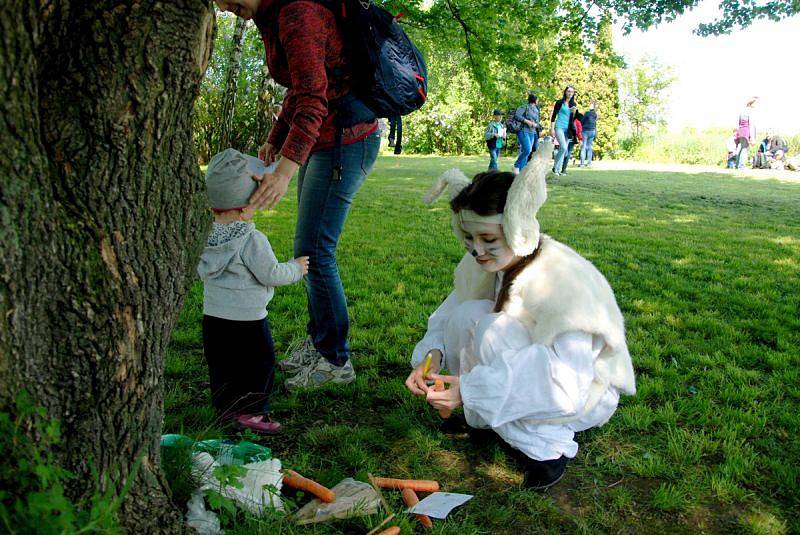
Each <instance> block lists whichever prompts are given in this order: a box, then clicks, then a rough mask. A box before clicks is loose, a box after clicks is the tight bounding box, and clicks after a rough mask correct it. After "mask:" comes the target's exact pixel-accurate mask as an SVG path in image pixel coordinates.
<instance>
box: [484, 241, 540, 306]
mask: <svg viewBox="0 0 800 535" xmlns="http://www.w3.org/2000/svg"><path fill="white" fill-rule="evenodd" d="M541 249H542V239H541V238H539V243H537V244H536V249H534V251H533V252H532V253H531V254H529V255H528V256H523V257H522V258H521V259H520V261H519V262H517V263H516V264H514V266H513V267H511V268H510V269H507V270H506V272H505V274H504V275H503V285H502V286H500V293H498V294H497V301H495V303H494V310H493V312H502V311H503V307H504V306H506V303H507V302H508V292H510V291H511V284H512V283H513V282H514V279H516V278H517V275H519V274H520V273H522V271H523V270H524V269H525V268H526V267H528V264H530V263H531V262H533V261H534V260H536V257H537V256H539V251H541Z"/></svg>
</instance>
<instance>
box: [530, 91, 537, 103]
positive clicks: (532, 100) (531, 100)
mask: <svg viewBox="0 0 800 535" xmlns="http://www.w3.org/2000/svg"><path fill="white" fill-rule="evenodd" d="M536 100H537V97H536V95H534V94H533V93H528V104H536Z"/></svg>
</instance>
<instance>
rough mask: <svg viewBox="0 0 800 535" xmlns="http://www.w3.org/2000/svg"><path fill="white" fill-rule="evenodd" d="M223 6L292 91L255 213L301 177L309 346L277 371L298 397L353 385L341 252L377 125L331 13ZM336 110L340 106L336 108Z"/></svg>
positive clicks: (246, 1)
mask: <svg viewBox="0 0 800 535" xmlns="http://www.w3.org/2000/svg"><path fill="white" fill-rule="evenodd" d="M216 3H217V6H219V8H220V9H221V10H223V11H231V12H233V13H235V14H236V15H237V16H239V17H241V18H243V19H252V20H253V21H254V22H255V24H256V27H257V28H258V31H259V32H260V34H261V39H262V41H263V43H264V49H265V51H266V63H267V67H268V68H269V73H270V75H271V76H272V78H273V79H274V80H275V81H276V82H277V83H279V84H280V85H282V86H284V87H287V88H288V89H287V91H286V96H285V97H284V100H283V110H282V111H281V113H280V115H279V116H278V120H277V121H276V122H275V124H274V125H273V126H272V130H271V131H270V134H269V136H268V140H267V142H266V143H265V144H264V146H263V147H261V149H259V151H258V155H259V157H260V158H261V159H262V160H264V161H265V162H266V163H268V164H269V163H272V162H275V161H277V165H276V167H275V170H274V171H273V172H271V173H270V172H268V173H265V174H264V175H263V176H261V177H258V179H260V180H261V184H260V185H259V187H258V189H257V190H256V192H255V193H254V194H253V196H252V197H251V198H250V205H251V206H252V207H253V208H255V209H257V210H261V209H264V208H273V207H274V206H275V205H276V204H277V203H278V202H279V201H280V200H281V199H282V198H283V196H284V195H285V194H286V190H287V189H288V187H289V182H290V181H291V179H292V176H293V175H294V173H295V171H297V170H298V169H299V175H298V180H297V201H298V209H297V226H296V228H295V237H294V251H295V256H296V257H302V256H308V257H310V259H311V260H310V266H311V267H310V268H309V271H308V276H307V277H306V297H307V300H308V312H309V321H308V326H307V333H308V338H307V339H306V340H305V341H304V342H303V343H302V344H300V346H299V347H298V348H297V349H296V350H295V351H294V352H293V353H292V354H291V356H290V357H289V359H287V360H284V361H282V362H281V363H279V366H280V367H281V368H282V369H283V370H284V371H296V372H297V374H296V375H295V376H294V377H291V378H290V379H287V380H286V383H285V386H286V388H287V389H289V390H293V389H295V388H311V387H317V386H319V385H321V384H323V383H349V382H351V381H353V380H354V379H355V370H354V369H353V365H352V362H351V359H350V345H349V343H348V334H349V329H350V320H349V317H348V311H347V302H346V300H345V295H344V289H343V287H342V282H341V279H340V277H339V268H338V264H337V258H336V246H337V244H338V242H339V236H340V235H341V233H342V229H343V228H344V223H345V220H346V219H347V215H348V213H349V211H350V206H351V204H352V202H353V199H354V197H355V195H356V193H357V192H358V190H359V188H360V187H361V184H362V183H363V182H364V180H365V179H366V177H367V175H368V174H369V172H370V171H371V170H372V166H373V164H374V163H375V159H376V158H377V155H378V149H379V148H380V134H379V133H378V121H377V119H376V117H375V115H374V114H372V113H371V112H370V111H369V109H368V108H367V107H366V106H364V105H363V103H360V101H358V100H357V99H355V98H352V95H351V85H352V78H353V76H352V74H353V73H352V67H351V66H350V65H349V61H348V56H347V54H345V50H344V48H345V42H344V38H343V35H342V32H341V29H340V28H339V25H338V24H337V20H336V16H335V15H334V13H333V12H332V11H331V10H330V9H329V8H328V7H326V6H324V5H321V4H319V3H317V2H291V3H284V2H283V1H281V0H216ZM343 97H347V98H346V99H344V100H342V99H343ZM334 102H335V103H337V105H335V106H332V105H331V103H334ZM345 103H346V104H347V106H345ZM341 126H344V128H343V129H342V130H340V127H341ZM337 131H339V132H340V133H341V142H337ZM337 162H338V163H339V164H340V166H339V165H337Z"/></svg>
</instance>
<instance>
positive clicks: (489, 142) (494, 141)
mask: <svg viewBox="0 0 800 535" xmlns="http://www.w3.org/2000/svg"><path fill="white" fill-rule="evenodd" d="M506 135H507V134H506V126H505V125H504V124H503V112H502V111H501V110H494V113H493V114H492V120H491V121H490V122H489V126H487V127H486V132H485V133H484V138H486V147H487V148H488V149H489V171H493V170H494V171H496V170H497V160H498V158H500V151H501V150H502V148H503V146H504V145H505V140H506Z"/></svg>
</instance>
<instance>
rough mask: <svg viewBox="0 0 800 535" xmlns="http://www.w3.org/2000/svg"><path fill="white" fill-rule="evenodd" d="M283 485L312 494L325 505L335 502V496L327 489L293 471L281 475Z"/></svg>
mask: <svg viewBox="0 0 800 535" xmlns="http://www.w3.org/2000/svg"><path fill="white" fill-rule="evenodd" d="M283 484H284V485H286V486H287V487H289V488H293V489H297V490H302V491H304V492H308V493H309V494H313V495H314V496H316V497H317V498H319V499H320V500H321V501H323V502H325V503H332V502H335V501H336V494H334V493H333V491H332V490H331V489H329V488H327V487H323V486H322V485H320V484H319V483H317V482H316V481H312V480H310V479H308V478H306V477H303V476H301V475H300V474H298V473H297V472H295V471H294V470H287V471H286V473H284V474H283Z"/></svg>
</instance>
